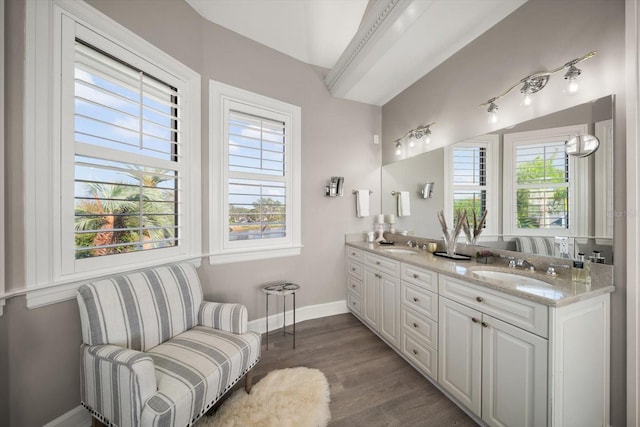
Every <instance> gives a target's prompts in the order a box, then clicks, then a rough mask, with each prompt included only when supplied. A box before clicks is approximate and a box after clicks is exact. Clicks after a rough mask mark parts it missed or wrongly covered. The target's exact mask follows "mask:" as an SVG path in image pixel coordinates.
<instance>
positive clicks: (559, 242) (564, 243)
mask: <svg viewBox="0 0 640 427" xmlns="http://www.w3.org/2000/svg"><path fill="white" fill-rule="evenodd" d="M555 243H556V246H557V247H558V250H559V252H560V256H561V257H562V258H570V256H569V238H568V237H556V238H555Z"/></svg>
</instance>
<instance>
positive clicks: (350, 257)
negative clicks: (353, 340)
mask: <svg viewBox="0 0 640 427" xmlns="http://www.w3.org/2000/svg"><path fill="white" fill-rule="evenodd" d="M363 261H364V255H363V251H361V250H360V249H355V248H347V306H348V307H349V310H351V311H352V312H354V313H355V314H357V315H358V316H362V310H363V307H362V300H363V296H364V284H363V281H364V266H363Z"/></svg>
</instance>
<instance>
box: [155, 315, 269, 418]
mask: <svg viewBox="0 0 640 427" xmlns="http://www.w3.org/2000/svg"><path fill="white" fill-rule="evenodd" d="M147 355H149V356H150V357H151V358H152V359H153V362H154V364H155V369H156V379H157V382H158V393H156V394H155V395H154V396H153V397H151V398H150V399H149V400H148V401H147V402H146V405H145V407H144V408H143V410H142V425H148V426H159V425H167V426H173V425H176V426H178V425H183V426H186V425H190V424H191V423H193V422H195V420H197V419H198V418H199V417H200V416H201V415H203V414H204V413H205V412H206V411H207V410H208V409H209V408H210V407H211V406H212V405H213V403H214V402H215V401H217V400H218V399H219V398H220V396H222V395H223V394H224V393H225V392H226V391H228V390H229V389H230V388H231V387H232V386H233V385H234V384H235V383H236V382H238V380H240V379H241V378H242V377H243V376H244V374H246V372H247V371H248V370H249V369H251V368H252V367H253V366H254V365H255V364H256V363H257V362H258V360H259V358H260V335H259V334H257V333H255V332H247V333H245V334H242V335H236V334H232V333H228V332H224V331H220V330H216V329H211V328H208V327H204V326H196V327H194V328H193V329H191V330H188V331H186V332H183V333H181V334H180V335H178V336H176V337H174V338H172V339H170V340H168V341H167V342H164V343H162V344H160V345H159V346H157V347H155V348H153V349H151V350H149V351H148V352H147Z"/></svg>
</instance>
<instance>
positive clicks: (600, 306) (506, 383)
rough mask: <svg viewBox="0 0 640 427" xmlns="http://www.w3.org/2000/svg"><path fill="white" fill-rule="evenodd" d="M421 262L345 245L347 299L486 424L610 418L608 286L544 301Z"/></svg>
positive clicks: (562, 424) (597, 425) (580, 425)
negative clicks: (566, 298)
mask: <svg viewBox="0 0 640 427" xmlns="http://www.w3.org/2000/svg"><path fill="white" fill-rule="evenodd" d="M414 257H416V256H415V255H414ZM419 259H420V258H417V257H416V258H414V260H419ZM415 264H416V263H415V262H412V263H411V264H409V263H406V262H400V261H398V260H396V259H392V258H389V257H386V256H385V255H382V254H380V255H379V254H374V253H372V252H370V251H367V250H361V249H358V248H354V247H350V246H348V247H347V273H348V274H347V276H348V278H347V286H348V290H347V304H348V306H349V309H350V310H351V311H352V312H353V313H354V314H355V315H356V316H358V317H359V318H360V319H361V320H362V321H363V322H364V323H366V324H367V325H368V326H369V327H370V328H371V329H372V330H373V331H374V332H375V333H376V334H378V335H379V336H380V337H382V338H383V339H384V340H385V341H386V342H387V343H388V344H389V345H390V346H391V347H392V348H393V349H394V350H396V351H397V352H398V353H399V354H400V355H402V357H404V358H405V359H406V360H407V361H408V362H410V363H411V364H412V365H413V366H414V367H415V368H416V369H417V370H418V371H420V372H421V373H422V374H423V375H425V376H426V377H427V378H429V379H430V380H431V381H432V382H433V383H434V384H436V385H437V387H439V388H440V389H442V390H443V391H444V392H445V394H447V395H448V396H450V397H451V398H453V399H454V401H456V402H457V403H458V404H459V405H460V406H461V407H463V408H465V410H466V411H468V412H469V413H470V414H473V415H474V416H475V418H476V421H478V422H479V423H480V425H487V426H501V427H516V426H518V427H520V426H523V427H538V426H548V427H573V426H575V427H592V426H593V427H602V426H609V399H610V397H609V366H610V362H609V351H610V342H609V340H610V331H609V325H610V321H609V316H610V311H609V304H610V294H609V292H610V291H608V290H606V289H605V290H603V291H602V292H600V291H596V292H589V293H588V294H587V296H585V297H584V298H583V299H582V300H578V301H575V300H574V301H572V302H571V303H566V301H562V300H558V301H560V303H557V304H553V303H551V304H549V305H547V304H543V303H542V302H544V299H543V300H540V299H539V298H538V297H537V296H536V295H535V294H525V295H522V296H516V295H513V294H512V291H510V290H506V291H502V290H499V289H495V288H494V286H483V285H481V284H477V283H474V281H473V280H467V278H466V277H465V276H462V275H460V277H458V276H457V275H456V274H455V273H438V272H435V271H431V270H430V269H428V268H421V267H418V266H417V265H415ZM574 285H575V286H584V285H577V284H574ZM540 292H546V293H549V292H551V293H553V292H555V290H554V289H553V288H551V289H544V288H541V290H540ZM576 293H577V292H576Z"/></svg>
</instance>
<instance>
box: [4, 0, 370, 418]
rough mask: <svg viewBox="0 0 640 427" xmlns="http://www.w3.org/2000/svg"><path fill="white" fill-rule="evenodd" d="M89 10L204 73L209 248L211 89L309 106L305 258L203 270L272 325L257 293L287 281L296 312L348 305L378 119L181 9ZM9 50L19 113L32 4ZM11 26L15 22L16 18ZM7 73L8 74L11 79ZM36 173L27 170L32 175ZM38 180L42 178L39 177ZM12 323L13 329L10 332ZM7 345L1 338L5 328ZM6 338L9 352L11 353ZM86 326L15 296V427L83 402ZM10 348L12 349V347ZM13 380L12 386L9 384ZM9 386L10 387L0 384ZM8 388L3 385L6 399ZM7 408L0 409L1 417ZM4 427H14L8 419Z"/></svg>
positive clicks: (107, 4) (12, 117) (14, 154)
mask: <svg viewBox="0 0 640 427" xmlns="http://www.w3.org/2000/svg"><path fill="white" fill-rule="evenodd" d="M89 3H90V4H91V5H92V6H94V7H96V8H97V9H99V10H101V11H102V12H103V13H105V14H107V15H109V16H110V17H112V18H113V19H115V20H116V21H118V22H120V23H121V24H123V25H125V26H126V27H128V28H129V29H131V30H132V31H134V32H136V33H137V34H139V35H140V36H142V37H143V38H145V39H146V40H148V41H150V42H151V43H152V44H154V45H156V46H157V47H159V48H160V49H162V50H164V51H166V52H167V53H169V54H170V55H172V56H174V57H175V58H177V59H178V60H180V61H182V62H183V63H185V64H186V65H188V66H190V67H191V68H193V69H194V70H195V71H197V72H199V73H200V74H201V76H202V108H203V122H202V159H203V161H202V171H203V174H202V175H203V180H204V182H203V189H202V194H203V230H202V231H203V251H204V252H206V251H207V248H208V246H209V243H208V237H207V236H208V231H209V230H208V220H207V215H208V200H207V197H206V196H207V194H208V185H209V183H208V182H207V178H206V177H207V176H208V164H207V158H208V147H207V141H208V110H207V108H208V107H207V102H208V80H209V79H214V80H217V81H221V82H223V83H227V84H231V85H235V86H239V87H242V88H245V89H248V90H252V91H255V92H257V93H260V94H263V95H267V96H271V97H274V98H277V99H280V100H283V101H286V102H289V103H292V104H296V105H299V106H301V107H302V138H303V142H302V150H303V151H302V162H303V164H302V168H303V169H302V193H303V196H302V202H303V207H302V224H303V226H302V243H303V245H304V248H303V249H302V254H301V255H300V256H297V257H289V258H279V259H274V260H267V261H256V262H246V263H238V264H230V265H225V266H215V267H214V266H210V265H209V264H208V260H207V259H203V263H202V266H201V268H200V269H199V273H200V277H201V279H202V280H203V285H204V292H205V296H206V297H207V298H208V299H215V300H218V301H238V302H242V303H244V304H246V305H247V307H248V309H249V313H250V319H256V318H260V317H262V316H264V306H263V304H264V299H263V298H264V297H263V294H262V293H261V292H260V291H259V289H260V285H261V284H262V283H264V282H268V281H271V280H276V279H277V280H281V279H286V280H290V281H295V282H298V283H300V284H301V285H302V289H301V292H300V293H299V294H298V295H299V297H298V298H297V304H298V308H300V307H304V306H309V305H315V304H322V303H327V302H332V301H336V300H343V299H344V297H345V294H344V292H345V290H344V289H345V282H346V278H345V268H344V234H345V233H352V232H362V231H366V230H369V229H371V228H372V223H373V220H372V218H355V199H354V197H353V196H352V195H351V189H355V188H370V189H371V190H372V191H373V192H374V196H373V198H372V200H371V206H372V214H375V213H377V211H378V209H379V206H380V201H379V198H378V195H379V194H380V163H381V154H380V147H379V146H375V145H373V144H372V140H373V134H379V133H380V132H381V110H380V108H379V107H374V106H369V105H365V104H360V103H356V102H351V101H344V100H339V99H335V98H332V97H331V96H330V95H329V94H328V92H327V90H326V89H325V86H324V83H323V79H324V75H325V73H326V70H323V69H320V68H317V67H313V66H310V65H308V64H304V63H302V62H299V61H296V60H294V59H292V58H290V57H288V56H286V55H283V54H280V53H278V52H276V51H274V50H272V49H269V48H266V47H264V46H262V45H260V44H258V43H255V42H253V41H251V40H249V39H246V38H244V37H241V36H239V35H237V34H235V33H232V32H230V31H228V30H225V29H223V28H221V27H219V26H217V25H214V24H211V23H209V22H207V21H205V20H203V19H202V18H200V16H199V15H197V14H196V13H195V12H194V11H193V10H192V9H191V8H190V7H189V6H188V5H187V4H186V3H184V2H182V1H179V0H128V1H124V0H92V1H90V2H89ZM7 6H8V7H7V13H8V14H9V15H11V21H10V25H7V28H6V31H7V32H8V33H10V38H11V42H10V43H9V44H10V48H11V52H10V53H9V56H8V61H7V64H8V65H9V68H10V69H13V72H11V73H9V72H10V71H11V70H8V75H7V81H8V82H9V86H10V87H11V89H10V90H9V91H8V93H7V96H8V101H9V102H15V103H18V104H17V105H21V96H22V91H21V82H22V79H23V70H22V61H23V57H24V52H23V45H24V40H23V31H24V5H23V0H9V1H8V5H7ZM8 22H9V21H8ZM9 74H10V75H9ZM20 111H21V109H20V108H17V109H12V110H11V111H6V112H5V114H6V116H7V118H8V120H7V122H8V123H9V122H11V129H7V131H8V132H7V133H8V135H9V136H10V141H8V145H9V146H8V147H7V149H8V153H7V160H6V163H7V180H8V183H7V184H8V195H7V201H8V203H7V204H8V206H9V209H8V212H7V222H8V224H9V226H8V230H7V231H8V232H9V235H8V242H7V244H8V245H9V247H11V248H12V251H11V252H10V253H9V254H8V255H9V256H8V259H7V263H8V264H10V265H9V266H8V269H7V276H8V280H9V289H20V288H22V287H24V274H23V272H22V269H23V267H24V265H23V263H22V261H21V258H20V254H21V250H22V244H21V237H22V233H23V221H22V218H23V213H22V208H21V206H22V198H23V194H22V179H21V175H22V173H23V171H22V170H21V167H20V165H21V164H22V154H23V153H22V146H21V143H22V131H21V126H22V116H21V113H20ZM27 172H28V173H29V172H30V171H27ZM33 173H35V172H33ZM332 175H341V176H344V177H345V195H344V197H341V198H331V199H330V198H327V197H324V185H325V183H326V180H327V179H328V178H329V177H330V176H332ZM7 324H9V325H10V328H8V327H7V326H6V325H7ZM3 328H4V329H7V332H6V333H5V335H6V338H5V337H3V330H4V329H3ZM5 341H6V343H7V345H8V346H2V344H4V343H5ZM79 343H80V330H79V317H78V312H77V306H76V303H75V301H68V302H63V303H59V304H54V305H50V306H47V307H43V308H39V309H33V310H28V309H26V308H25V300H24V297H16V298H12V299H10V300H9V301H8V304H7V306H6V307H5V315H4V316H3V317H2V318H0V352H6V355H0V374H1V373H2V372H3V371H2V366H3V365H2V363H3V360H8V362H7V363H8V367H7V368H8V371H9V385H8V391H7V393H8V394H9V405H10V407H11V411H10V413H9V415H8V416H9V417H10V421H9V423H8V425H10V426H16V427H17V426H20V427H29V426H39V425H42V424H44V423H47V422H49V421H51V420H52V419H54V418H56V417H58V416H60V415H62V414H63V413H65V412H67V411H69V410H71V409H73V408H74V407H75V406H77V405H78V404H79V381H78V378H79V373H78V364H79V354H78V348H79ZM7 348H8V350H5V349H7ZM3 383H4V382H3ZM0 387H2V386H0ZM1 395H2V388H0V397H1ZM1 410H2V407H0V412H1ZM0 425H5V423H4V420H3V419H2V418H0Z"/></svg>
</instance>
